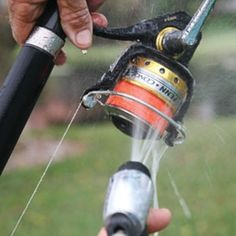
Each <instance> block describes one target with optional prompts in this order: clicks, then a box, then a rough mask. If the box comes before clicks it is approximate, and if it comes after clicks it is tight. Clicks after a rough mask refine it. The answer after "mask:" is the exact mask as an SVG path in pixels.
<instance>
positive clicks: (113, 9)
mask: <svg viewBox="0 0 236 236" xmlns="http://www.w3.org/2000/svg"><path fill="white" fill-rule="evenodd" d="M200 3H201V1H200V0H197V1H188V0H175V1H174V0H167V1H161V0H156V1H154V0H143V1H140V0H127V1H125V2H124V1H111V0H107V1H106V3H105V4H104V6H103V7H102V8H101V12H103V13H104V14H105V15H106V16H107V18H108V20H109V25H110V26H127V25H130V24H133V23H136V22H138V21H140V20H142V19H148V18H152V17H155V16H157V15H162V14H166V13H168V12H174V11H178V10H185V11H187V12H188V13H189V14H191V15H193V14H194V12H195V10H196V9H197V7H198V6H199V4H200ZM127 6H128V7H127ZM235 22H236V1H235V0H225V1H218V3H217V5H216V7H215V9H214V12H213V13H212V14H211V16H210V17H209V19H208V21H207V24H206V25H205V27H204V29H203V39H202V41H201V44H200V46H199V47H198V49H197V51H196V53H195V55H194V57H193V59H192V60H191V63H190V70H191V72H192V74H193V77H194V78H195V80H196V86H195V92H194V98H193V102H192V105H191V108H190V110H189V112H188V114H187V117H186V118H185V126H186V128H187V140H186V141H185V143H184V144H183V145H180V146H177V147H174V148H170V149H169V150H168V151H167V153H166V154H165V158H164V159H163V160H162V162H161V168H160V172H159V174H158V195H159V202H160V206H161V207H168V208H170V209H171V211H172V212H173V220H172V223H171V225H170V226H169V227H168V228H167V229H166V230H165V231H163V232H162V233H161V235H165V236H167V235H168V236H170V235H171V236H172V235H181V236H182V235H183V236H191V235H194V236H195V235H196V236H198V235H214V236H218V235H219V236H222V235H236V203H235V196H236V174H235V169H234V167H236V160H235V154H236V145H235V140H236V117H235V115H236V25H235V24H236V23H235ZM128 46H129V43H127V42H118V41H109V40H104V39H99V38H96V37H95V38H94V44H93V47H92V48H91V49H89V50H88V53H87V54H86V55H83V54H82V53H81V52H80V50H78V49H76V48H75V47H74V46H73V45H71V44H70V43H69V42H67V44H66V46H65V51H66V53H67V56H68V60H67V63H66V64H65V65H64V66H60V67H56V68H55V69H54V71H53V74H52V76H51V78H50V80H49V82H48V84H47V85H46V87H45V89H44V92H43V94H42V96H41V98H40V100H39V102H38V104H37V107H36V108H35V109H34V112H33V113H32V115H31V117H30V120H29V122H28V124H27V126H26V128H25V130H24V133H23V135H22V136H21V139H20V140H19V143H18V145H17V147H16V149H15V151H14V153H13V155H12V157H11V160H10V162H9V163H8V166H7V169H6V171H5V173H4V175H3V176H2V177H1V179H0V235H9V233H10V232H11V230H12V228H13V226H14V224H15V223H16V221H17V218H18V217H19V215H20V213H21V211H22V209H23V208H24V206H25V204H26V202H27V200H28V198H29V196H30V194H31V193H32V191H33V189H34V187H35V185H36V183H37V181H38V179H39V176H40V174H41V173H42V171H43V169H44V166H45V163H46V162H47V160H48V159H49V157H50V155H51V154H52V153H53V150H54V149H55V147H56V145H57V143H58V142H59V140H60V138H61V136H62V134H63V132H64V130H65V127H66V125H67V124H68V122H69V120H70V118H71V117H72V115H73V113H74V111H75V109H76V107H77V105H78V103H79V101H80V97H81V95H82V92H83V91H84V89H85V88H87V87H89V86H90V85H93V84H94V83H95V82H96V80H97V79H99V78H100V77H101V75H102V74H103V73H104V72H105V71H106V70H107V68H108V67H109V65H110V64H111V63H113V61H114V60H115V59H116V58H117V57H118V56H119V55H120V53H121V52H122V50H123V49H125V48H127V47H128ZM18 50H19V48H18V46H17V45H16V44H15V42H14V41H13V39H12V36H11V31H10V27H9V23H8V15H7V11H6V1H4V0H2V1H0V65H1V70H0V78H1V82H2V81H3V80H4V77H5V76H6V74H7V71H8V70H9V68H10V66H11V64H12V63H13V61H14V58H15V57H16V55H17V52H18ZM131 142H132V141H131V140H130V138H129V137H127V136H125V135H124V134H122V133H120V132H119V131H118V130H117V129H116V128H115V127H113V126H112V124H111V123H110V122H109V120H108V118H107V117H106V115H105V113H104V112H103V111H102V110H101V109H100V108H99V107H98V108H96V109H93V110H91V111H85V110H80V112H79V115H78V116H77V119H76V122H75V123H74V124H73V127H72V128H71V129H70V131H69V133H68V135H67V137H66V140H65V142H64V144H63V146H62V147H61V149H60V151H59V153H58V156H57V158H56V160H55V162H54V165H53V166H52V167H51V168H50V170H49V172H48V174H47V176H46V177H45V181H44V182H43V184H42V186H41V188H40V190H39V193H38V194H37V195H36V198H35V199H34V201H33V203H32V205H31V206H30V208H29V211H28V212H27V214H26V215H25V217H24V219H23V221H22V224H21V225H20V227H19V229H18V231H17V233H16V235H26V234H28V235H32V236H34V235H44V236H47V235H48V236H49V235H50V236H51V235H58V236H60V235H96V233H97V232H98V230H99V228H100V226H101V225H102V207H103V200H104V195H105V191H106V187H107V183H108V178H109V176H111V175H112V173H113V172H114V171H115V170H116V169H117V168H118V166H119V165H120V164H121V163H123V162H124V161H126V160H128V159H129V157H130V149H131V148H130V146H131ZM179 195H180V196H181V197H182V198H184V199H185V202H186V204H187V209H188V212H187V213H186V209H185V211H184V210H183V208H182V207H181V204H180V202H181V201H179V200H178V196H179Z"/></svg>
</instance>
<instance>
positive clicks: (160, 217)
mask: <svg viewBox="0 0 236 236" xmlns="http://www.w3.org/2000/svg"><path fill="white" fill-rule="evenodd" d="M170 221H171V212H170V210H168V209H165V208H163V209H150V211H149V214H148V220H147V222H148V232H149V233H154V232H157V231H160V230H162V229H164V228H165V227H166V226H167V225H168V224H169V223H170Z"/></svg>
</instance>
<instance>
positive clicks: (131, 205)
mask: <svg viewBox="0 0 236 236" xmlns="http://www.w3.org/2000/svg"><path fill="white" fill-rule="evenodd" d="M153 191H154V190H153V184H152V180H151V176H150V172H149V170H148V169H147V167H146V166H144V165H143V164H142V163H139V162H132V161H130V162H127V163H125V164H124V165H122V166H121V167H120V168H119V170H118V171H117V172H116V173H115V174H114V175H113V176H112V178H111V179H110V184H109V187H108V191H107V196H106V200H105V204H104V223H105V227H106V230H107V233H108V236H134V235H135V236H141V235H144V234H143V233H144V232H146V231H145V230H146V227H145V226H146V218H147V214H148V211H149V208H150V205H151V200H152V197H153Z"/></svg>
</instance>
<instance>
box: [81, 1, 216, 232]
mask: <svg viewBox="0 0 236 236" xmlns="http://www.w3.org/2000/svg"><path fill="white" fill-rule="evenodd" d="M215 2H216V0H213V1H212V0H205V1H203V2H202V4H201V6H200V7H199V9H198V10H197V11H196V13H195V15H194V16H193V17H191V16H189V15H188V14H187V13H185V12H176V13H173V14H167V15H164V16H160V17H157V18H155V19H151V20H145V21H142V22H140V23H137V24H135V25H133V26H129V27H126V28H111V29H109V28H108V29H107V28H99V27H95V29H94V33H95V34H96V35H97V36H101V37H104V38H109V39H116V40H128V41H135V43H134V44H133V45H131V46H130V47H129V48H128V49H126V50H125V51H124V52H123V54H122V55H121V56H120V57H119V59H118V60H117V61H116V62H115V63H114V64H112V65H111V66H110V68H109V70H108V71H107V72H106V73H105V74H104V75H103V76H102V78H101V79H100V80H99V81H98V82H97V84H95V85H94V86H92V87H91V88H89V89H87V90H86V91H85V93H84V95H83V98H82V103H83V106H84V107H85V108H87V109H91V108H93V107H94V106H95V105H96V104H97V103H98V104H100V105H101V106H102V107H103V108H104V110H105V111H106V113H107V114H108V116H109V118H110V119H111V120H112V122H113V124H114V125H115V126H116V127H117V128H118V129H119V130H120V131H122V132H123V133H125V134H127V135H129V136H131V137H133V138H137V139H144V140H146V139H149V138H152V137H155V138H156V139H163V140H165V142H166V144H167V145H168V146H174V145H175V144H178V143H181V142H183V140H184V138H185V132H184V128H183V125H182V123H183V118H184V116H185V114H186V112H187V110H188V108H189V105H190V102H191V99H192V95H193V87H194V79H193V77H192V75H191V73H190V71H189V70H188V64H189V61H190V60H191V58H192V56H193V54H194V52H195V50H196V48H197V47H198V45H199V43H200V40H201V32H200V31H201V28H202V26H203V24H204V22H205V21H206V19H207V17H208V15H209V13H210V11H211V10H212V8H213V6H214V4H215ZM153 134H155V135H153ZM152 178H154V177H153V176H152V177H151V176H150V173H149V170H148V168H147V167H146V166H145V165H144V164H142V163H140V162H128V163H126V164H125V165H123V166H122V167H121V168H120V169H119V170H118V171H117V172H116V173H115V174H114V175H113V177H112V178H111V180H110V184H109V187H108V193H107V197H106V201H105V205H104V225H105V227H106V230H107V232H108V236H118V235H119V236H141V235H142V236H144V235H148V233H147V231H146V230H145V225H146V219H147V214H148V209H149V207H150V206H151V199H152V198H153V193H154V190H153V182H154V181H152Z"/></svg>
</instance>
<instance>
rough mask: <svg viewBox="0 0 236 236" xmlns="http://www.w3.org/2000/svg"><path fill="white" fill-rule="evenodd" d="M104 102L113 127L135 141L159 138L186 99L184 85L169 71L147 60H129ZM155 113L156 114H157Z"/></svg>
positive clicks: (142, 58)
mask: <svg viewBox="0 0 236 236" xmlns="http://www.w3.org/2000/svg"><path fill="white" fill-rule="evenodd" d="M113 91H115V92H116V94H111V95H110V96H109V97H108V99H107V101H106V103H105V110H106V111H107V113H108V115H109V117H110V118H111V120H112V121H113V123H114V125H115V126H116V127H117V128H118V129H119V130H121V131H122V132H124V133H126V134H128V135H130V136H132V137H136V138H141V139H145V138H150V136H152V134H153V132H155V133H157V137H158V138H160V137H161V136H162V135H163V133H164V131H165V130H166V128H167V127H168V125H169V122H168V121H167V120H166V119H165V117H163V116H161V115H160V114H163V115H165V116H166V117H169V118H170V119H172V118H173V117H174V116H175V115H176V113H177V112H178V111H179V109H180V107H181V105H182V104H183V103H184V101H185V100H186V97H187V91H188V89H187V84H186V82H185V81H184V80H183V79H182V78H181V77H180V76H179V75H177V74H176V73H175V72H173V71H172V70H171V68H170V67H169V68H168V67H167V66H166V65H164V64H162V63H161V62H160V61H154V60H153V59H151V58H145V57H136V58H134V59H132V60H131V61H129V64H128V65H127V68H126V70H125V71H124V73H123V74H122V75H121V76H120V78H119V79H118V81H117V83H116V85H115V86H114V89H113ZM157 111H159V112H157Z"/></svg>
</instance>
